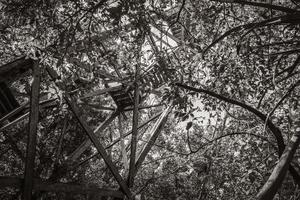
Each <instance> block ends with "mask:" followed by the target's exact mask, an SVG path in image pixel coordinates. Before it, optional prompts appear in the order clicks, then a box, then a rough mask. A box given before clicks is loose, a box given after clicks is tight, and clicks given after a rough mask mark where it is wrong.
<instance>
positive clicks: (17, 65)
mask: <svg viewBox="0 0 300 200" xmlns="http://www.w3.org/2000/svg"><path fill="white" fill-rule="evenodd" d="M33 63H34V61H33V60H32V59H26V58H25V57H22V58H19V59H17V60H14V61H12V62H10V63H7V64H5V65H2V66H0V77H1V78H2V77H3V78H7V77H6V76H10V75H16V71H21V72H24V71H27V70H28V69H29V68H31V67H32V65H33Z"/></svg>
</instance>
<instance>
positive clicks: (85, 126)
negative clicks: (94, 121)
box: [47, 67, 132, 199]
mask: <svg viewBox="0 0 300 200" xmlns="http://www.w3.org/2000/svg"><path fill="white" fill-rule="evenodd" d="M47 71H48V74H49V76H50V77H51V79H52V80H53V81H55V82H56V81H57V79H58V75H57V73H56V72H55V71H54V70H53V69H52V68H50V67H47ZM56 84H57V83H56ZM60 85H61V86H63V85H62V83H61V84H60ZM63 98H64V99H65V101H66V103H67V104H68V106H69V107H70V109H71V110H72V112H73V114H74V116H75V117H76V118H77V120H78V122H79V123H80V125H81V126H82V128H83V129H84V131H85V133H86V134H87V135H88V137H89V138H90V140H91V141H92V143H93V144H94V146H95V147H96V149H97V151H98V152H99V154H100V155H101V157H102V158H103V160H104V162H105V164H106V165H107V167H108V168H109V170H110V171H111V173H112V174H113V176H114V177H115V179H116V181H117V182H118V184H119V186H120V188H121V189H122V191H123V193H124V194H125V195H126V196H127V197H128V199H132V194H131V192H130V190H129V189H128V187H127V185H126V182H125V181H124V180H123V178H122V177H121V175H120V174H119V172H118V169H117V167H116V165H115V164H114V163H113V161H112V160H111V159H110V157H109V156H108V155H107V153H106V151H105V148H104V147H103V145H102V144H101V143H100V142H99V141H98V139H97V137H96V135H95V133H94V132H93V130H92V129H91V128H90V127H89V126H88V124H87V123H86V122H85V121H84V120H83V119H82V118H81V115H80V112H79V109H78V108H77V106H76V104H74V103H73V102H72V100H71V97H70V95H68V94H64V95H63Z"/></svg>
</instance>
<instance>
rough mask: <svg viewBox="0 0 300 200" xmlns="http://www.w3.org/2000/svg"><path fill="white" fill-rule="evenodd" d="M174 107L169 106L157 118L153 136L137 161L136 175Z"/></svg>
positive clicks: (152, 132)
mask: <svg viewBox="0 0 300 200" xmlns="http://www.w3.org/2000/svg"><path fill="white" fill-rule="evenodd" d="M171 109H172V107H171V106H169V107H168V108H167V109H166V110H165V111H164V113H163V114H162V115H161V116H160V118H159V119H158V120H157V122H156V124H155V125H154V127H153V128H152V130H151V138H150V139H149V141H148V143H147V145H146V146H145V147H144V149H143V150H142V152H141V154H140V156H139V158H138V160H137V161H136V163H135V172H134V175H136V174H137V171H138V169H139V168H140V167H141V165H142V163H143V162H144V160H145V158H146V156H147V154H148V153H149V151H150V150H151V148H152V146H153V145H154V143H155V141H156V139H157V137H158V135H159V134H160V132H161V131H162V129H163V127H164V125H165V124H166V122H167V119H168V115H169V113H170V111H171Z"/></svg>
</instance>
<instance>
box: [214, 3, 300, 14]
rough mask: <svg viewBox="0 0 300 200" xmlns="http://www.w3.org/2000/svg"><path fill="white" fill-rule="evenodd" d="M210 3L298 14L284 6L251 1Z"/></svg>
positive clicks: (296, 11)
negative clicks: (231, 4)
mask: <svg viewBox="0 0 300 200" xmlns="http://www.w3.org/2000/svg"><path fill="white" fill-rule="evenodd" d="M211 1H216V2H220V3H235V4H242V5H248V6H255V7H260V8H267V9H271V10H276V11H281V12H284V13H289V14H291V13H298V12H299V11H298V10H295V9H292V8H287V7H284V6H277V5H272V4H268V3H260V2H253V1H244V0H211Z"/></svg>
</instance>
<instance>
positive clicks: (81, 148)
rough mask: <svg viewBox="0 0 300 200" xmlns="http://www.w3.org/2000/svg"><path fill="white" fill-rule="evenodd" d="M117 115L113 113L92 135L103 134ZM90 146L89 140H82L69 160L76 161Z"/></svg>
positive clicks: (117, 112) (117, 113)
mask: <svg viewBox="0 0 300 200" xmlns="http://www.w3.org/2000/svg"><path fill="white" fill-rule="evenodd" d="M118 115H119V111H116V112H113V113H112V114H111V115H110V116H109V117H108V118H107V119H106V120H105V121H104V122H103V123H102V124H101V125H100V126H98V127H97V128H96V129H95V130H94V134H99V133H101V132H103V131H104V130H105V129H106V128H107V127H108V126H109V124H110V123H111V122H112V121H113V120H114V119H115V118H116V117H117V116H118ZM91 145H92V142H91V140H90V139H89V138H87V139H86V140H84V142H83V143H81V145H80V146H79V147H77V149H75V151H74V152H73V153H72V154H71V155H70V156H69V157H70V158H69V159H70V160H72V161H75V160H77V159H78V158H79V157H80V155H81V154H82V153H83V152H84V151H85V150H87V149H88V148H89V147H90V146H91Z"/></svg>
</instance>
